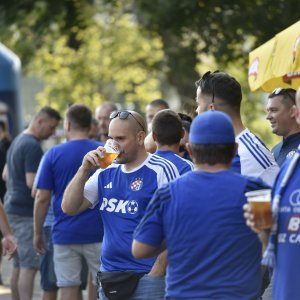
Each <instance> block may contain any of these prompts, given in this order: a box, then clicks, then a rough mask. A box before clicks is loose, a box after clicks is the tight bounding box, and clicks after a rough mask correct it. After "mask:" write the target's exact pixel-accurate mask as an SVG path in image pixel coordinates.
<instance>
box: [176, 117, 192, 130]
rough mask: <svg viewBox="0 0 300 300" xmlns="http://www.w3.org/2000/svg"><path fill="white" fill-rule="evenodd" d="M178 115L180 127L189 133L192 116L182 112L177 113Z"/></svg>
mask: <svg viewBox="0 0 300 300" xmlns="http://www.w3.org/2000/svg"><path fill="white" fill-rule="evenodd" d="M178 115H179V117H180V119H181V121H182V127H183V128H184V129H185V130H186V131H187V132H188V133H189V132H190V128H191V124H192V121H193V119H192V117H191V116H189V115H187V114H184V113H178Z"/></svg>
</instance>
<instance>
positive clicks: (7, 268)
mask: <svg viewBox="0 0 300 300" xmlns="http://www.w3.org/2000/svg"><path fill="white" fill-rule="evenodd" d="M11 270H12V261H9V260H7V258H6V257H3V259H2V266H1V274H2V280H3V284H4V285H0V300H11V291H10V288H9V280H10V274H11ZM40 299H42V291H41V289H40V274H39V273H37V275H36V278H35V284H34V295H33V300H40Z"/></svg>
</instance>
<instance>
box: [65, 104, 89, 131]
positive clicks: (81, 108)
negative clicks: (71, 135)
mask: <svg viewBox="0 0 300 300" xmlns="http://www.w3.org/2000/svg"><path fill="white" fill-rule="evenodd" d="M66 118H67V119H68V121H69V122H70V123H71V126H72V127H73V128H74V129H86V130H89V129H90V127H91V124H92V111H91V110H90V109H89V108H88V107H87V106H86V105H84V104H73V105H72V106H70V107H69V109H68V110H67V113H66Z"/></svg>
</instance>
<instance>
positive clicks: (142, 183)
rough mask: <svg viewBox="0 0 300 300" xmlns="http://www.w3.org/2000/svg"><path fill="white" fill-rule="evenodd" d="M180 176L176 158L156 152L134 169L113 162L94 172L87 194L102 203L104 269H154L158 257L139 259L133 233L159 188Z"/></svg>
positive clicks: (102, 265) (91, 200) (147, 270)
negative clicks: (132, 245) (134, 250)
mask: <svg viewBox="0 0 300 300" xmlns="http://www.w3.org/2000/svg"><path fill="white" fill-rule="evenodd" d="M177 177H179V173H178V170H177V168H176V167H175V165H174V164H173V163H172V162H170V161H168V160H166V159H164V158H162V157H159V156H157V155H152V154H149V155H148V158H147V159H146V160H145V161H144V162H143V163H142V164H141V165H140V166H139V167H137V168H135V169H134V170H131V171H130V172H128V171H126V170H125V168H124V165H120V164H113V165H111V166H110V167H108V168H107V169H105V170H99V171H97V172H96V173H95V174H94V175H93V176H91V178H90V179H89V180H88V181H87V183H86V185H85V189H84V196H85V198H86V199H88V200H89V201H90V202H91V203H92V204H93V205H95V204H96V203H100V211H101V216H102V220H103V225H104V237H103V244H102V256H101V271H135V272H138V273H140V272H149V271H150V269H151V267H152V265H153V263H154V261H155V258H153V259H144V260H138V259H135V258H134V257H133V256H132V254H131V244H132V235H133V232H134V230H135V228H136V226H137V225H138V223H139V221H140V220H141V218H142V217H143V216H144V213H145V210H146V207H147V205H148V204H149V202H150V199H151V197H152V196H153V194H154V192H155V191H156V189H157V188H159V187H161V186H162V185H163V184H164V183H167V182H169V181H171V180H173V179H175V178H177Z"/></svg>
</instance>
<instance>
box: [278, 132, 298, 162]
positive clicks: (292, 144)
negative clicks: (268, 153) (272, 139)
mask: <svg viewBox="0 0 300 300" xmlns="http://www.w3.org/2000/svg"><path fill="white" fill-rule="evenodd" d="M299 145H300V132H297V133H295V134H292V135H290V136H288V137H287V138H286V139H283V140H282V141H281V142H280V143H279V144H277V145H276V146H275V147H274V148H273V149H272V153H273V155H274V157H275V160H276V162H277V163H278V165H279V166H281V165H282V164H283V163H284V161H285V160H286V158H289V157H292V156H293V155H294V153H295V152H296V151H297V148H298V146H299Z"/></svg>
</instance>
